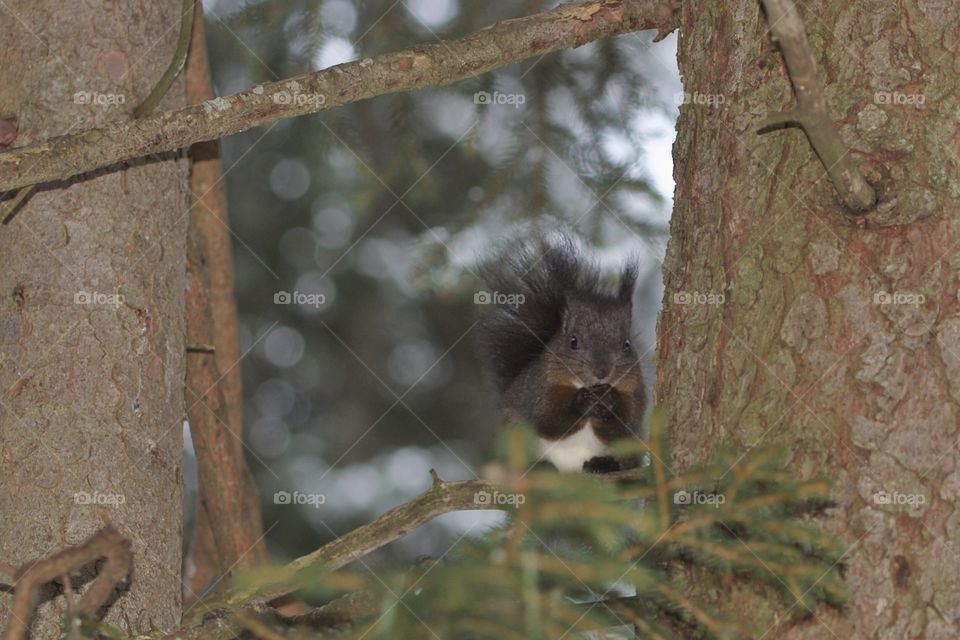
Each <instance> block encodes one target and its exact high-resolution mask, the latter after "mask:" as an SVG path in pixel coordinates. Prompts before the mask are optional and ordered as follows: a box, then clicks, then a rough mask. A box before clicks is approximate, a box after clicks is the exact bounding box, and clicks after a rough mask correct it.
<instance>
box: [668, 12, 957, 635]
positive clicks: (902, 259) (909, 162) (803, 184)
mask: <svg viewBox="0 0 960 640" xmlns="http://www.w3.org/2000/svg"><path fill="white" fill-rule="evenodd" d="M797 5H798V8H799V11H800V14H801V16H802V18H803V20H804V22H805V25H806V30H807V33H808V34H809V38H810V42H811V45H812V48H813V51H814V54H815V57H816V62H817V66H818V70H819V73H820V80H821V83H822V84H823V86H824V87H825V90H826V95H827V104H828V108H829V111H830V114H831V116H832V118H833V120H834V121H835V122H836V123H837V125H838V127H839V129H840V132H841V135H842V138H843V140H844V142H845V143H846V145H847V146H848V148H850V149H852V153H853V154H854V156H855V157H856V158H858V159H859V160H861V161H863V162H864V163H866V164H867V165H868V170H869V171H870V172H871V174H873V175H875V176H878V177H879V179H880V184H879V190H880V193H881V197H882V203H881V206H880V207H879V209H878V210H876V211H875V212H874V213H871V214H870V215H868V216H866V218H865V219H861V224H858V223H857V221H856V219H855V217H853V216H851V215H849V214H847V213H845V212H844V211H843V208H842V206H841V205H840V204H839V202H838V198H837V194H836V192H835V191H834V188H833V186H832V184H831V182H830V180H829V179H828V178H827V177H826V172H825V170H824V167H823V165H822V164H821V163H820V162H819V161H818V159H817V157H816V156H815V155H814V153H813V151H812V150H811V148H810V145H809V144H808V142H807V140H806V138H805V136H804V134H803V133H802V132H801V131H800V130H799V129H789V130H786V131H776V132H772V133H767V134H764V135H762V136H761V135H758V134H757V133H756V129H757V126H758V124H759V123H760V121H761V120H762V119H763V118H764V117H765V116H767V115H771V114H774V113H776V112H779V111H785V110H788V109H790V108H791V107H792V105H793V103H794V99H793V95H792V90H791V88H790V85H789V83H788V76H787V73H786V70H785V69H784V66H783V64H782V60H783V59H782V57H781V55H780V53H779V51H777V50H776V49H774V48H772V45H771V44H770V38H769V25H768V23H767V21H766V18H765V16H764V14H763V13H762V12H761V10H760V7H759V3H758V2H757V1H756V0H734V1H732V2H724V3H685V5H684V7H685V8H684V16H683V21H682V24H681V34H682V35H681V38H680V47H679V61H680V70H681V73H682V75H683V78H684V88H685V92H686V93H687V103H686V104H685V105H684V106H683V107H682V108H681V115H680V120H679V124H678V135H677V141H676V145H675V147H674V158H675V161H676V168H675V176H676V181H677V189H676V198H675V201H676V204H675V209H674V213H673V220H672V225H671V232H672V233H671V239H670V244H669V247H668V250H667V258H666V261H665V263H664V266H663V270H664V278H665V282H666V293H665V297H664V308H663V312H662V315H661V317H660V320H659V325H658V336H659V338H658V339H659V353H658V361H659V370H658V371H659V373H658V381H657V397H658V404H660V405H662V406H665V407H667V408H668V409H669V410H670V411H671V412H672V417H673V421H672V427H671V428H672V436H671V438H672V441H673V444H674V448H675V458H674V460H673V462H672V464H673V465H674V468H675V469H676V470H680V469H683V468H686V467H687V466H689V465H690V464H692V463H695V462H698V461H702V460H705V459H707V458H708V457H709V456H710V455H711V452H712V451H713V450H714V449H715V448H716V447H717V446H719V445H728V446H732V447H735V448H737V449H740V450H742V451H744V452H746V451H747V450H749V449H750V448H752V447H756V446H759V445H780V446H783V447H785V448H787V449H788V450H789V451H790V452H791V459H790V468H791V469H792V470H793V471H794V472H796V473H797V474H799V475H801V476H803V477H811V476H825V477H828V478H830V479H832V480H833V481H834V482H835V486H834V489H833V499H834V500H835V501H836V507H835V508H832V509H830V510H828V511H827V512H826V514H825V515H824V516H823V517H822V518H818V520H819V521H820V523H821V524H822V525H823V526H824V527H825V528H826V529H827V530H829V531H831V532H833V533H834V534H836V535H837V536H839V537H840V538H841V539H842V540H843V541H844V542H845V545H846V546H848V547H849V550H848V553H847V555H846V556H845V558H844V563H846V565H847V568H846V571H845V577H846V581H847V584H848V586H849V591H850V601H849V607H848V609H847V610H846V611H845V612H840V611H836V610H832V609H827V608H821V609H818V610H817V611H816V612H815V613H816V615H815V616H811V617H808V618H807V619H805V620H803V621H800V622H797V621H793V622H791V621H789V620H786V621H785V619H784V616H787V615H789V614H795V613H797V611H796V609H795V608H794V609H793V611H790V612H789V614H788V610H789V609H790V608H791V605H792V604H793V600H792V599H790V600H789V601H788V602H786V604H784V603H783V602H778V601H775V600H773V601H769V600H768V601H764V599H762V598H761V596H759V595H758V594H757V593H756V592H755V591H751V590H750V589H747V588H744V587H742V586H739V587H738V586H735V587H734V588H732V589H729V588H728V589H725V590H724V591H723V594H722V596H720V597H721V598H722V602H719V603H718V604H719V605H720V606H721V607H722V608H723V609H726V610H727V611H728V612H732V613H734V614H735V615H736V616H737V617H738V619H744V617H745V616H749V617H750V618H751V619H753V620H754V622H755V623H756V625H757V626H758V628H759V629H760V632H761V633H762V632H763V631H764V630H767V633H766V634H765V635H764V636H762V637H766V638H818V639H820V638H833V637H836V638H844V639H847V638H898V639H899V638H927V639H935V638H942V639H946V638H955V637H957V629H958V628H960V579H958V576H960V538H958V535H957V533H956V532H957V531H958V530H960V510H958V509H957V495H958V488H960V471H958V469H957V464H956V461H957V446H958V415H960V406H958V403H960V304H958V295H957V283H958V276H960V260H958V259H957V255H958V253H957V249H958V247H960V227H958V224H957V217H958V211H960V205H958V204H957V202H958V195H960V179H958V166H960V144H958V142H957V141H958V140H960V135H958V134H960V131H958V125H957V121H958V115H957V114H958V110H957V102H956V99H955V96H956V95H957V93H958V84H960V80H958V70H960V65H958V62H957V61H958V57H957V55H956V50H957V46H958V44H960V42H958V41H960V36H958V32H957V27H956V25H957V24H960V4H957V3H955V2H930V1H926V0H903V1H902V2H898V3H892V2H868V1H866V0H859V1H854V2H851V1H850V0H824V1H822V2H817V3H802V2H801V3H797ZM948 50H949V51H948ZM950 51H952V53H951V52H950ZM696 294H701V295H696ZM711 294H713V295H712V296H711ZM883 496H887V498H884V497H883ZM728 587H729V585H728ZM825 626H826V627H829V629H830V631H828V630H827V629H826V628H824V627H825ZM831 632H832V633H831ZM758 637H760V636H759V634H758Z"/></svg>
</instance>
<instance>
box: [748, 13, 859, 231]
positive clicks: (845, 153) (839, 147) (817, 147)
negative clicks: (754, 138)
mask: <svg viewBox="0 0 960 640" xmlns="http://www.w3.org/2000/svg"><path fill="white" fill-rule="evenodd" d="M761 2H762V3H763V7H764V9H765V10H766V12H767V20H768V21H769V23H770V34H771V38H772V39H773V41H774V42H775V43H776V44H777V46H779V47H780V51H781V52H782V53H783V59H784V62H786V65H787V72H788V73H789V74H790V81H791V82H792V83H793V87H794V93H795V95H796V97H797V107H796V109H794V110H793V111H792V112H790V113H784V114H779V115H775V116H773V117H771V118H768V119H767V120H766V121H765V122H764V123H763V124H762V125H761V127H760V131H759V132H760V133H765V132H767V131H771V130H773V129H774V128H778V127H783V126H799V127H800V128H801V129H803V132H804V133H805V134H807V139H808V140H809V141H810V146H812V147H813V150H814V151H815V152H816V154H817V156H818V157H819V158H820V162H822V163H823V166H824V168H826V170H827V174H828V175H829V176H830V180H832V181H833V186H834V187H836V189H837V192H838V193H839V194H840V198H841V199H842V200H843V203H844V205H846V207H847V208H848V209H849V210H850V211H852V212H853V213H864V212H866V211H868V210H869V209H871V208H872V207H873V206H874V205H875V204H876V201H877V195H876V193H875V192H874V190H873V187H871V186H870V185H869V184H868V183H867V181H866V179H865V178H864V176H863V174H862V173H861V171H860V167H859V166H858V163H857V162H856V161H855V160H854V158H853V157H852V156H851V155H850V150H849V149H847V147H846V145H844V144H843V140H841V138H840V132H839V131H838V130H837V126H836V125H835V124H834V122H833V120H832V119H831V118H830V114H829V113H828V112H827V100H826V97H825V96H824V93H823V89H822V87H821V86H820V82H819V80H818V78H817V65H816V62H815V61H814V57H813V51H812V50H811V48H810V42H809V40H807V32H806V29H805V28H804V26H803V21H802V20H801V19H800V14H799V13H798V12H797V8H796V6H794V4H793V1H792V0H761Z"/></svg>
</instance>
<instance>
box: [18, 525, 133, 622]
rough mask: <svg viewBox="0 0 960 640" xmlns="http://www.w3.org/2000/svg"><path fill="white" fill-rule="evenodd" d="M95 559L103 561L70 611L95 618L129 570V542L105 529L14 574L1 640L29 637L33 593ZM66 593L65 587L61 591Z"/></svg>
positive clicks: (118, 534) (111, 527)
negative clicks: (103, 559)
mask: <svg viewBox="0 0 960 640" xmlns="http://www.w3.org/2000/svg"><path fill="white" fill-rule="evenodd" d="M99 558H106V562H105V563H104V565H103V567H102V568H101V569H100V573H99V574H98V575H97V578H96V580H94V581H93V583H92V584H91V585H90V586H89V587H87V590H86V591H85V592H84V594H83V597H82V598H80V602H79V603H76V605H75V606H73V607H71V608H72V609H73V612H74V613H76V614H86V615H91V616H92V615H95V614H96V613H97V611H98V610H99V609H100V607H102V606H103V604H104V603H105V602H106V601H107V598H108V597H109V596H110V594H111V593H113V590H114V589H115V588H116V587H117V585H118V584H119V583H120V582H121V581H122V580H123V579H124V578H126V577H127V575H128V574H129V573H130V569H131V567H132V566H133V554H132V553H131V551H130V541H129V540H127V539H126V538H124V537H123V536H122V535H120V533H119V532H118V531H117V530H116V529H114V528H113V525H107V526H106V527H104V528H103V529H101V530H100V531H98V532H97V533H95V534H94V535H92V536H90V538H88V539H87V541H86V542H84V543H83V544H79V545H76V546H73V547H68V548H66V549H64V550H62V551H59V552H57V553H55V554H54V555H52V556H50V557H48V558H44V559H42V560H34V561H32V562H28V563H26V564H24V565H23V566H22V567H20V568H19V569H17V571H16V572H15V573H14V580H15V583H14V592H13V605H12V606H11V608H10V619H9V620H8V621H7V628H6V629H5V630H4V632H3V640H22V639H23V638H25V637H26V636H27V634H28V633H29V628H28V626H27V625H28V621H29V620H30V617H31V615H32V614H33V606H34V603H33V599H34V596H35V595H36V591H37V589H39V588H40V587H41V586H42V585H44V584H46V583H48V582H53V581H55V580H57V581H59V580H66V581H67V584H69V575H70V573H71V572H72V571H76V570H78V569H80V568H82V567H84V566H86V565H87V564H90V563H91V562H93V561H95V560H98V559H99ZM65 588H67V589H69V587H65Z"/></svg>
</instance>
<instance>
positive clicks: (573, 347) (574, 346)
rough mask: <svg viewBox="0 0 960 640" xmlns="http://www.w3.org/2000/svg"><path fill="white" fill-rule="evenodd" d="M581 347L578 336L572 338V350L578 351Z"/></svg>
mask: <svg viewBox="0 0 960 640" xmlns="http://www.w3.org/2000/svg"><path fill="white" fill-rule="evenodd" d="M579 346H580V343H578V342H577V336H570V348H571V349H576V348H578V347H579Z"/></svg>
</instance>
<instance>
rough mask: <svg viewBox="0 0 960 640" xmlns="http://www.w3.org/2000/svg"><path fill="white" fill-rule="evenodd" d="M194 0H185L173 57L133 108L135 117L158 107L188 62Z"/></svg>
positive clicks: (139, 116)
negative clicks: (142, 98)
mask: <svg viewBox="0 0 960 640" xmlns="http://www.w3.org/2000/svg"><path fill="white" fill-rule="evenodd" d="M194 1H195V0H183V6H182V7H181V11H183V14H182V15H181V16H180V36H179V38H177V48H176V50H175V51H174V53H173V59H172V60H171V61H170V66H168V67H167V70H166V71H164V72H163V75H162V76H160V81H159V82H157V84H156V86H154V87H153V90H152V91H151V92H150V95H148V96H147V97H146V98H144V100H143V102H141V103H140V104H139V105H137V107H136V108H135V109H134V110H133V117H134V118H142V117H143V116H146V115H149V114H150V113H152V112H153V110H154V109H156V107H157V104H158V103H159V102H160V100H161V99H163V96H165V95H167V91H169V90H170V85H172V84H173V81H174V80H176V79H177V76H178V75H180V72H181V71H183V67H184V65H185V64H187V53H188V52H189V51H190V35H191V33H192V31H193V11H194V6H193V4H194Z"/></svg>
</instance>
